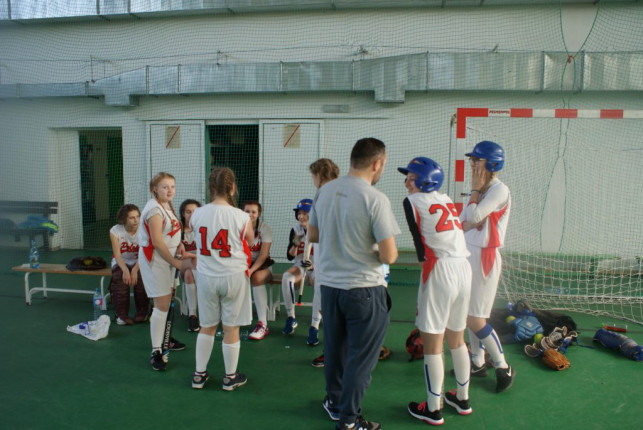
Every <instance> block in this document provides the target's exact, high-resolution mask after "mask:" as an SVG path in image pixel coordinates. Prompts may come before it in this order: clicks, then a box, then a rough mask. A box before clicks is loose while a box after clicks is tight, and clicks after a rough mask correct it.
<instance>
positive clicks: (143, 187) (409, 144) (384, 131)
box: [0, 5, 643, 256]
mask: <svg viewBox="0 0 643 430" xmlns="http://www.w3.org/2000/svg"><path fill="white" fill-rule="evenodd" d="M596 10H597V9H596V8H595V7H593V6H577V7H571V6H570V7H565V8H564V9H563V15H562V16H563V20H564V21H563V22H564V24H563V26H564V32H565V37H566V40H565V44H566V46H567V49H569V50H570V52H573V51H574V50H575V49H578V47H580V45H581V44H582V43H583V42H584V40H585V38H586V35H587V32H588V31H589V29H590V28H591V27H592V24H593V19H594V14H595V12H596ZM642 12H643V8H641V7H637V6H629V5H628V6H614V5H611V6H610V7H605V6H602V7H601V9H600V13H601V14H602V16H604V17H605V16H608V17H610V19H611V20H613V21H614V22H617V21H618V20H619V19H621V20H623V21H624V23H625V24H624V25H623V26H622V27H615V28H614V29H613V32H614V33H605V32H606V31H607V25H606V23H607V22H610V20H603V21H601V23H599V24H598V26H597V27H596V26H595V27H594V29H593V31H594V32H596V31H598V30H600V31H601V32H603V33H598V34H603V35H606V34H607V35H610V34H611V35H612V36H614V37H612V38H610V37H602V38H598V37H596V36H594V37H593V38H592V37H590V39H588V43H587V44H586V45H585V48H588V47H590V48H593V49H596V50H600V49H603V50H639V51H640V50H641V48H643V46H642V44H643V42H642V40H643V35H642V34H641V32H643V25H639V26H636V25H631V23H632V22H633V21H634V22H636V20H637V19H638V18H639V17H643V14H642ZM559 13H560V11H559V10H558V9H557V8H555V7H548V6H544V7H510V8H501V7H489V8H475V9H469V8H463V9H420V10H379V11H361V12H355V11H352V12H341V13H340V12H337V13H317V12H310V13H304V14H299V13H280V14H255V15H238V16H232V17H220V16H208V17H183V18H180V17H174V18H167V19H154V20H152V19H150V20H141V21H115V22H91V23H74V24H73V25H70V24H65V23H48V24H42V25H28V26H17V25H16V26H3V27H0V53H1V54H0V83H15V82H26V83H28V82H41V81H45V82H82V81H85V80H88V79H92V78H101V77H103V76H106V75H112V74H115V73H119V72H122V71H124V70H129V69H131V68H135V67H139V66H141V65H144V64H177V63H187V62H204V61H221V62H258V61H280V60H283V61H304V60H321V59H347V60H349V59H360V58H378V57H382V56H388V55H399V54H401V53H410V52H425V51H427V50H432V51H440V50H456V51H459V50H466V51H476V50H491V49H493V48H494V47H495V46H496V45H498V47H499V48H498V49H500V50H531V51H541V50H542V51H548V50H551V51H563V50H564V48H565V44H564V43H563V39H562V37H561V30H560V21H559ZM642 22H643V21H642ZM610 31H612V30H610ZM593 34H594V33H593ZM617 36H618V37H617ZM360 46H364V47H365V48H366V50H367V51H368V53H367V54H359V53H357V52H358V51H359V48H360ZM218 51H221V53H219V54H217V52H218ZM90 56H93V57H98V58H102V59H104V60H106V59H109V61H102V62H100V61H99V62H96V61H92V62H91V63H90V62H89V58H90ZM34 60H35V61H34ZM92 68H93V70H92ZM572 100H573V102H572V105H573V106H574V107H577V108H582V107H586V108H596V107H600V108H617V109H643V101H642V98H641V97H640V95H639V94H636V93H632V94H622V93H619V94H589V93H584V94H564V95H562V94H530V93H464V92H443V93H407V94H406V100H405V102H404V103H403V104H377V103H375V102H374V101H373V94H371V93H366V94H323V93H315V94H257V95H216V96H205V95H203V96H191V97H148V98H146V97H141V98H140V100H139V105H138V106H137V107H127V108H121V107H110V106H106V105H105V103H104V101H103V100H101V99H94V98H56V99H37V100H26V99H17V100H16V99H5V100H0V129H1V130H2V133H0V148H1V149H2V151H1V153H2V157H1V158H0V181H1V183H2V185H3V186H2V187H1V188H0V199H5V200H13V199H15V200H20V199H26V200H47V199H53V198H59V199H60V200H61V201H62V200H65V199H69V198H70V197H64V196H72V197H71V200H72V201H74V199H73V194H70V193H69V190H73V189H76V188H79V186H78V183H77V182H78V181H77V179H76V178H77V172H75V171H74V169H76V166H77V163H78V158H77V154H74V152H73V150H72V148H73V147H74V146H73V145H72V144H69V143H68V144H67V146H66V149H64V151H62V152H60V153H56V154H52V153H51V150H52V148H55V147H56V145H58V143H56V142H60V139H63V140H64V141H65V142H71V140H73V136H74V135H75V134H77V130H79V129H87V128H120V129H121V130H122V136H123V175H124V181H125V200H126V201H127V202H132V203H135V204H138V205H143V204H144V203H145V201H146V200H147V199H148V198H149V191H148V182H149V173H148V172H147V167H148V161H149V150H148V144H149V136H148V135H147V132H146V130H147V129H146V124H147V122H148V121H180V120H198V121H202V120H203V121H217V122H219V123H225V122H226V121H230V122H231V123H234V122H238V121H248V122H250V123H258V122H259V121H261V120H270V119H284V120H297V119H313V120H322V121H323V136H324V141H323V142H322V154H321V155H322V156H326V157H330V158H333V159H334V160H335V161H336V162H337V163H338V165H339V166H340V169H341V171H342V173H345V172H346V171H347V169H348V159H349V154H350V149H351V147H352V145H353V143H354V142H355V141H356V140H357V139H359V138H361V137H365V136H374V137H378V138H380V139H382V140H383V141H384V142H385V143H386V144H387V146H388V149H389V151H388V152H389V165H388V168H387V171H386V173H385V174H384V176H383V178H382V180H381V182H380V184H378V188H380V189H382V190H385V191H386V193H387V194H388V195H389V197H390V199H391V201H392V203H393V206H394V208H395V211H396V215H397V216H398V219H399V220H400V223H401V224H402V227H403V228H402V230H403V231H404V230H405V226H404V225H403V223H404V217H403V214H402V210H401V207H400V202H401V200H402V198H403V197H404V194H405V193H404V188H403V186H402V177H401V175H400V174H399V173H397V171H396V167H397V166H402V165H405V164H406V163H407V162H408V161H409V160H410V159H411V158H412V157H414V156H418V155H424V156H430V157H432V158H435V159H436V161H438V162H439V163H440V164H442V165H443V166H445V167H446V168H447V172H448V173H450V171H451V167H452V165H453V160H452V157H451V153H450V146H449V145H450V142H451V141H452V140H453V128H452V125H451V119H452V115H453V114H454V113H455V112H456V109H457V108H458V107H492V108H508V107H540V108H560V107H564V106H563V105H564V103H570V101H572ZM327 104H331V105H338V104H341V105H348V107H349V109H348V113H345V114H327V113H324V112H323V105H327ZM70 136H72V137H70ZM70 139H71V140H70ZM75 147H76V148H77V144H76V146H75ZM76 150H77V149H76ZM56 157H58V158H56ZM63 159H64V160H68V161H71V163H70V164H65V162H63V161H62V160H63ZM311 161H313V160H302V164H300V165H297V166H279V168H283V169H285V171H287V172H295V173H297V174H298V175H300V176H302V177H303V180H304V181H308V177H307V176H306V175H307V171H306V166H307V163H309V162H311ZM61 165H63V166H66V167H64V169H61V168H60V166H61ZM268 167H270V166H268ZM447 186H448V184H445V187H447ZM594 187H595V188H594V189H593V192H595V193H606V192H610V187H611V186H610V185H609V184H608V183H605V182H600V181H599V182H597V183H596V184H594ZM446 189H448V188H446ZM446 189H445V190H446ZM313 192H314V190H313V189H312V183H311V184H310V194H311V195H312V193H313ZM292 199H293V196H284V200H283V201H279V202H269V204H268V205H267V207H266V210H268V211H283V212H284V219H286V220H287V221H284V222H288V223H290V222H291V218H292V216H291V215H292V213H291V212H292V211H291V209H292V208H291V206H292V203H291V201H292ZM74 204H76V203H69V204H65V208H63V209H62V210H63V211H65V212H66V214H65V215H64V216H65V217H67V218H65V220H64V221H63V220H60V221H61V222H63V223H67V224H65V225H66V230H67V231H70V230H71V229H73V228H74V225H80V224H75V221H74V220H75V219H76V218H75V216H76V215H75V214H76V211H80V207H79V206H77V207H76V206H74ZM65 234H66V233H63V234H62V235H61V236H60V237H59V238H58V239H57V240H59V241H61V243H67V244H68V245H69V246H72V245H71V244H74V243H78V237H77V236H74V235H72V236H69V237H67V238H65V237H64V235H65ZM69 234H70V235H71V233H69ZM579 235H582V233H579ZM581 239H582V238H580V237H579V240H581ZM400 245H401V246H403V247H410V245H411V242H410V236H409V235H408V234H407V233H405V234H404V235H403V236H402V238H401V240H400ZM282 254H283V252H282V250H275V252H274V255H277V256H281V255H282Z"/></svg>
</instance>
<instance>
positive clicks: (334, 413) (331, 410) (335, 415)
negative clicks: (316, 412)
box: [322, 396, 339, 421]
mask: <svg viewBox="0 0 643 430" xmlns="http://www.w3.org/2000/svg"><path fill="white" fill-rule="evenodd" d="M322 406H323V407H324V410H325V411H326V412H328V416H329V417H330V419H331V420H333V421H339V411H338V410H337V408H335V407H334V406H333V403H332V402H331V401H330V399H329V398H328V396H326V397H324V401H323V402H322Z"/></svg>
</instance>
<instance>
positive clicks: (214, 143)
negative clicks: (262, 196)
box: [206, 124, 259, 205]
mask: <svg viewBox="0 0 643 430" xmlns="http://www.w3.org/2000/svg"><path fill="white" fill-rule="evenodd" d="M206 130H207V132H206V136H207V137H208V148H209V154H210V160H209V170H208V172H207V175H208V176H209V175H210V171H211V170H212V169H213V168H214V167H229V168H231V169H232V170H233V171H234V174H235V176H236V179H237V185H238V186H239V202H238V204H239V205H241V204H243V202H245V201H248V200H259V126H258V125H256V124H240V125H208V126H207V127H206ZM206 181H207V178H206ZM208 199H209V196H208Z"/></svg>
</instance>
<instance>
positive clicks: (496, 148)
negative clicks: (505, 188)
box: [464, 140, 505, 172]
mask: <svg viewBox="0 0 643 430" xmlns="http://www.w3.org/2000/svg"><path fill="white" fill-rule="evenodd" d="M464 155H465V156H466V157H478V158H484V159H485V160H487V164H485V167H486V168H487V170H488V171H490V172H497V171H498V170H502V166H503V165H504V164H505V151H504V150H503V149H502V146H500V145H498V144H497V143H496V142H492V141H490V140H483V141H482V142H478V143H476V146H474V147H473V151H471V152H469V153H467V154H464Z"/></svg>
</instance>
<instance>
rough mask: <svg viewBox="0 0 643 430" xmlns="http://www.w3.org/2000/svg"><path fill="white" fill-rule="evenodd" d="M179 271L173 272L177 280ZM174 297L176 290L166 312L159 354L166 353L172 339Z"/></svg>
mask: <svg viewBox="0 0 643 430" xmlns="http://www.w3.org/2000/svg"><path fill="white" fill-rule="evenodd" d="M178 276H179V271H178V270H177V271H176V272H175V275H174V278H175V279H176V278H178ZM175 295H176V288H173V289H172V298H170V308H169V309H168V311H167V320H166V321H165V333H163V346H162V347H161V352H162V353H163V354H165V353H167V351H169V349H170V338H171V337H172V325H173V323H174V297H175Z"/></svg>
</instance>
